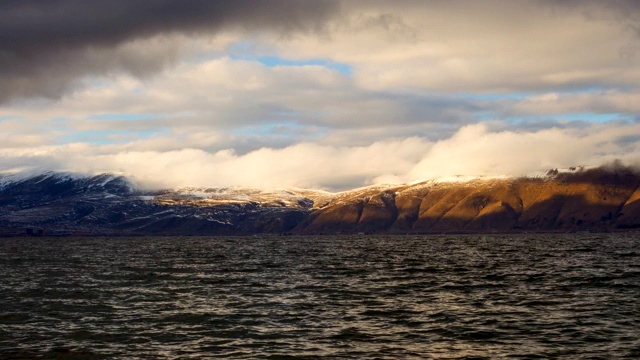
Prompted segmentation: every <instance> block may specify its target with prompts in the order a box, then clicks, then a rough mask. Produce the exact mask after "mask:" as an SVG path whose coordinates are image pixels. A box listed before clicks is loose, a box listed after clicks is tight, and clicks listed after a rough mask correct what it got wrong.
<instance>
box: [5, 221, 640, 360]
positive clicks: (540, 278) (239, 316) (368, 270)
mask: <svg viewBox="0 0 640 360" xmlns="http://www.w3.org/2000/svg"><path fill="white" fill-rule="evenodd" d="M34 356H41V357H44V358H64V359H71V358H87V359H90V358H96V357H99V356H104V357H105V358H123V359H124V358H221V357H229V358H269V359H294V358H323V357H333V358H341V359H342V358H352V359H367V358H369V359H374V358H376V359H397V358H429V357H432V358H536V357H541V358H549V357H551V358H567V359H578V358H585V359H591V358H633V359H637V358H640V234H607V235H576V234H571V235H520V236H513V235H510V236H506V235H503V236H371V237H369V236H357V237H356V236H352V237H348V236H345V237H276V236H273V237H250V238H176V237H171V238H170V237H166V238H132V239H123V238H82V239H65V238H58V239H55V238H30V239H0V358H30V357H34Z"/></svg>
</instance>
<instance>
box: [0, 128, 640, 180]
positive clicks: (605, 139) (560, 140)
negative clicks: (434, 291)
mask: <svg viewBox="0 0 640 360" xmlns="http://www.w3.org/2000/svg"><path fill="white" fill-rule="evenodd" d="M630 139H631V141H629V140H630ZM637 139H640V125H617V126H600V125H594V126H591V127H589V128H586V129H580V130H577V129H557V128H554V129H545V130H539V131H534V132H514V131H491V130H489V129H488V128H487V127H486V126H484V125H470V126H466V127H464V128H462V129H461V130H460V131H458V132H457V133H456V134H454V135H453V136H452V137H450V138H447V139H444V140H440V141H436V142H432V141H429V140H426V139H424V138H417V137H413V138H407V139H403V140H385V141H380V142H375V143H372V144H370V145H368V146H352V147H348V146H331V145H319V144H313V143H301V144H296V145H292V146H288V147H285V148H282V149H273V148H262V149H258V150H255V151H251V152H248V153H246V154H236V153H235V152H234V151H233V150H221V151H216V152H207V151H204V150H199V149H182V150H171V151H118V149H117V148H113V147H100V146H90V145H86V144H72V145H63V146H50V147H40V148H32V149H3V150H0V169H2V170H5V171H6V170H10V169H15V168H24V167H25V166H27V167H28V166H30V167H31V169H32V170H38V171H42V170H58V171H74V172H90V173H100V172H117V173H124V174H127V175H130V176H133V178H134V179H136V180H137V181H139V182H140V183H141V184H142V185H143V186H147V187H180V186H189V185H193V186H255V187H283V186H297V187H316V188H325V189H334V190H335V189H345V188H351V187H357V186H363V185H369V184H374V183H379V182H410V181H417V180H423V179H430V178H435V177H448V176H455V175H465V176H504V175H507V176H518V175H526V174H530V173H533V172H537V171H544V170H548V169H550V168H555V167H569V166H572V165H600V164H603V163H606V162H610V161H612V160H614V159H621V160H622V161H623V162H626V163H629V164H631V163H633V164H635V163H637V161H638V154H640V153H639V152H638V150H640V149H639V146H640V144H639V143H638V141H637Z"/></svg>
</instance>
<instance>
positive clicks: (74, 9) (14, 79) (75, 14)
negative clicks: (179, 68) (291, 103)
mask: <svg viewBox="0 0 640 360" xmlns="http://www.w3.org/2000/svg"><path fill="white" fill-rule="evenodd" d="M337 6H338V4H337V3H336V2H335V1H332V0H319V1H313V2H306V1H305V2H300V1H295V0H272V1H268V2H267V1H259V0H255V1H254V0H250V1H241V2H238V1H220V0H186V1H180V2H175V1H170V0H140V1H126V0H114V1H108V2H104V1H92V0H89V1H85V0H56V1H37V0H27V1H3V2H0V84H2V85H1V86H0V101H7V100H10V99H16V98H28V97H33V96H39V97H50V98H58V97H60V96H61V95H63V94H65V93H67V92H69V91H70V90H72V89H74V88H75V87H76V86H77V85H78V81H79V80H80V79H82V77H84V76H86V75H94V76H95V75H99V76H102V75H105V74H108V73H110V72H114V71H115V72H118V71H120V72H128V73H132V74H135V75H147V74H150V73H154V72H157V71H159V70H161V69H162V68H164V67H165V66H166V65H168V64H171V63H172V62H175V61H176V58H177V51H178V50H179V48H180V44H179V43H180V41H177V42H176V37H178V40H180V39H179V36H177V35H179V34H184V35H189V36H192V35H194V34H200V35H205V34H213V33H215V32H218V31H221V30H223V29H224V30H225V31H230V30H237V31H264V30H266V31H271V32H273V33H276V34H278V36H283V35H284V34H292V33H294V32H297V31H313V30H314V29H316V28H318V27H319V26H320V25H321V24H322V22H323V21H324V19H325V18H326V17H328V16H330V15H331V14H333V13H334V12H335V11H336V10H337V9H338V7H337ZM182 41H184V39H182ZM154 43H155V44H154ZM158 45H160V46H158ZM113 50H115V51H113ZM149 50H151V52H149Z"/></svg>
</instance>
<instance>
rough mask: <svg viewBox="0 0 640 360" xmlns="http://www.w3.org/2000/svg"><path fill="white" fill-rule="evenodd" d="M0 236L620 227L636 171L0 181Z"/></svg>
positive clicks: (629, 225)
mask: <svg viewBox="0 0 640 360" xmlns="http://www.w3.org/2000/svg"><path fill="white" fill-rule="evenodd" d="M0 183H1V184H2V185H1V186H0V234H3V235H19V234H24V233H25V229H28V228H37V229H46V233H47V234H50V235H74V234H75V235H97V234H104V235H158V234H167V235H249V234H260V233H293V234H336V233H391V234H393V233H398V234H405V233H416V234H421V233H426V234H428V233H488V232H528V231H536V232H537V231H619V230H627V229H634V228H638V227H640V175H639V174H638V173H637V172H636V171H635V170H633V169H631V168H629V167H624V166H621V165H619V164H618V165H616V166H608V167H597V168H573V169H571V170H569V171H558V170H555V169H554V170H551V171H549V172H547V173H546V174H545V175H544V176H537V177H518V178H475V179H464V180H462V181H453V182H452V181H441V180H427V181H422V182H417V183H412V184H398V185H393V184H383V185H374V186H369V187H362V188H357V189H353V190H348V191H342V192H338V193H329V192H326V191H321V190H312V189H298V188H284V189H276V190H266V189H253V188H242V187H226V188H196V187H191V188H181V189H175V190H171V189H165V190H158V191H149V190H140V189H139V188H137V187H136V186H135V185H134V184H133V182H132V181H131V180H130V179H127V178H126V177H125V176H122V175H113V174H100V175H95V176H84V177H83V176H76V175H69V174H64V173H63V174H58V173H45V174H40V175H35V176H32V177H26V178H22V179H16V180H13V181H12V180H11V179H9V180H7V178H6V177H5V178H0Z"/></svg>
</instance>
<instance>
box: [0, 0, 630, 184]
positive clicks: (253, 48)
mask: <svg viewBox="0 0 640 360" xmlns="http://www.w3.org/2000/svg"><path fill="white" fill-rule="evenodd" d="M639 120H640V2H637V1H633V0H628V1H622V0H620V1H617V0H610V1H589V0H584V1H577V0H575V1H574V0H570V1H562V2H559V1H551V0H549V1H546V0H528V1H527V0H522V1H506V0H504V1H491V0H485V1H474V0H466V1H463V0H449V1H429V0H415V1H414V0H406V1H405V0H393V1H381V0H362V1H360V0H343V1H340V0H314V1H299V0H266V1H261V0H245V1H220V0H181V1H169V0H138V1H129V0H111V1H102V0H100V1H98V0H46V1H44V0H43V1H38V0H21V1H13V0H0V171H1V172H3V173H37V172H42V171H69V172H77V173H86V174H95V173H103V172H113V173H118V174H124V175H127V176H130V177H132V178H133V179H135V180H136V181H137V182H138V183H139V184H141V186H146V187H155V188H162V187H180V186H253V187H289V186H294V187H303V188H321V189H326V190H333V191H336V190H343V189H348V188H354V187H359V186H367V185H372V184H378V183H406V182H415V181H421V180H426V179H431V178H438V177H451V176H458V175H463V176H521V175H529V174H535V173H539V172H544V171H546V170H548V169H551V168H566V167H570V166H579V165H582V166H596V165H601V164H605V163H609V162H612V161H614V160H616V159H617V160H621V161H622V162H623V163H625V164H628V165H637V164H639V163H640V123H639V122H638V121H639Z"/></svg>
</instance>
